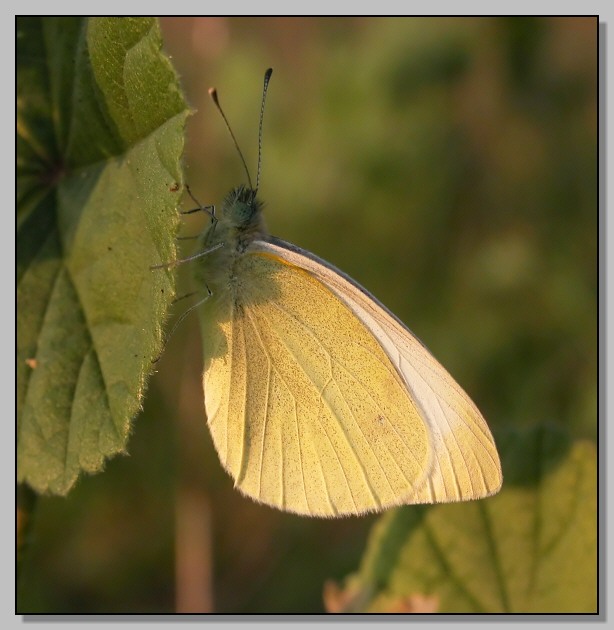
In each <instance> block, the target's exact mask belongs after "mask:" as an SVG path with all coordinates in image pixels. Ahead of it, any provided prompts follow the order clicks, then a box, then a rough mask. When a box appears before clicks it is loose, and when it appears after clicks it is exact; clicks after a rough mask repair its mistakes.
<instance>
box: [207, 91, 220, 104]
mask: <svg viewBox="0 0 614 630" xmlns="http://www.w3.org/2000/svg"><path fill="white" fill-rule="evenodd" d="M208 92H209V96H210V97H211V99H212V100H213V102H214V103H215V104H216V105H217V103H218V100H217V90H216V89H215V88H214V87H210V88H209V90H208Z"/></svg>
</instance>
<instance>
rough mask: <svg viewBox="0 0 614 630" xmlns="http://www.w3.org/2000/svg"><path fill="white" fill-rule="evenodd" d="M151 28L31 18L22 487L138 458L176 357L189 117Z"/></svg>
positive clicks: (22, 197)
mask: <svg viewBox="0 0 614 630" xmlns="http://www.w3.org/2000/svg"><path fill="white" fill-rule="evenodd" d="M161 43H162V42H161V37H160V32H159V27H158V23H157V21H156V20H155V19H150V18H134V19H133V18H89V19H80V18H20V19H19V20H18V22H17V79H18V81H17V131H18V137H17V154H18V165H17V169H18V181H17V184H18V204H17V225H18V234H17V252H18V255H17V304H18V324H17V387H18V392H17V399H18V425H17V439H18V480H19V481H20V482H21V481H25V482H27V483H28V484H29V485H30V486H31V487H32V488H34V489H35V490H36V491H38V492H46V493H55V494H62V495H63V494H66V493H67V492H68V491H69V490H70V488H71V487H72V486H73V484H74V483H75V481H76V479H77V478H78V476H79V474H80V473H81V472H82V471H85V472H89V473H93V472H97V471H99V470H100V469H101V468H102V466H103V464H104V460H105V458H108V457H110V456H112V455H114V454H116V453H119V452H122V451H125V449H126V442H127V439H128V435H129V432H130V423H131V420H132V418H133V417H134V416H135V414H136V413H137V412H138V410H139V409H140V406H141V402H142V398H143V392H144V389H145V381H146V378H147V376H148V374H149V373H150V372H151V371H152V369H153V364H152V358H154V357H155V356H156V355H157V354H158V353H159V351H160V348H161V338H162V325H163V322H164V319H165V316H166V313H167V309H168V305H169V303H170V300H171V299H172V297H173V294H174V279H173V275H172V274H171V273H170V272H168V271H153V272H152V271H151V270H150V266H151V265H153V264H156V263H160V262H161V261H169V260H173V259H174V257H175V245H174V238H175V235H176V231H177V226H178V219H177V212H176V206H177V204H178V202H179V199H180V195H181V192H182V187H183V176H182V172H181V168H180V158H181V155H182V152H183V143H184V140H183V132H184V126H185V120H186V117H187V115H188V111H187V108H186V105H185V102H184V99H183V96H182V94H181V91H180V88H179V85H178V80H177V77H176V74H175V72H174V70H173V68H172V67H171V65H170V62H169V60H168V58H167V57H166V56H165V55H164V54H163V53H162V52H161Z"/></svg>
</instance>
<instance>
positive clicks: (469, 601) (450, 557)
mask: <svg viewBox="0 0 614 630" xmlns="http://www.w3.org/2000/svg"><path fill="white" fill-rule="evenodd" d="M497 445H498V448H499V451H500V454H501V459H502V466H503V489H502V490H501V492H500V493H499V494H498V495H496V496H494V497H491V498H488V499H483V500H481V501H473V502H470V503H458V504H448V505H437V506H429V507H427V506H415V507H403V508H400V509H397V510H393V511H390V512H388V513H386V514H385V515H384V516H383V517H382V518H381V519H380V521H379V522H378V523H377V525H376V526H375V527H374V529H373V532H372V534H371V538H370V540H369V543H368V547H367V551H366V554H365V556H364V558H363V562H362V566H361V568H360V570H359V572H358V573H357V574H355V575H353V576H350V578H349V579H348V581H347V582H346V587H345V590H343V591H339V590H336V589H335V587H334V586H331V585H330V584H329V585H328V586H327V590H326V591H325V595H327V597H328V600H329V601H328V607H329V610H330V609H332V610H366V611H370V612H375V611H388V612H390V611H397V612H398V611H401V610H402V611H405V612H411V611H413V612H434V611H435V610H436V611H437V612H457V613H461V612H462V613H464V612H510V613H511V612H514V613H521V612H522V613H530V612H533V613H535V612H549V613H588V612H596V611H597V602H596V598H597V537H596V529H597V525H596V518H597V517H596V515H597V508H596V497H597V491H596V482H597V471H596V449H595V446H594V444H593V443H589V442H584V441H582V442H577V443H575V444H571V443H570V441H569V440H568V438H567V437H566V435H564V434H563V433H561V432H560V430H558V429H557V430H554V429H552V428H536V429H532V430H529V431H525V432H523V433H509V434H507V435H504V436H501V437H499V439H498V440H497Z"/></svg>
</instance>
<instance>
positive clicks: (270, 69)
mask: <svg viewBox="0 0 614 630" xmlns="http://www.w3.org/2000/svg"><path fill="white" fill-rule="evenodd" d="M272 74H273V68H269V69H268V70H267V71H266V72H265V73H264V78H265V79H270V78H271V75H272Z"/></svg>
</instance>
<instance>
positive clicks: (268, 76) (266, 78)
mask: <svg viewBox="0 0 614 630" xmlns="http://www.w3.org/2000/svg"><path fill="white" fill-rule="evenodd" d="M272 74H273V68H269V69H268V70H267V71H266V72H265V73H264V87H263V88H262V105H261V106H260V124H259V125H258V170H257V171H256V192H258V187H259V186H260V166H261V165H262V121H263V119H264V101H265V100H266V93H267V90H268V89H269V81H270V80H271V75H272Z"/></svg>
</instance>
